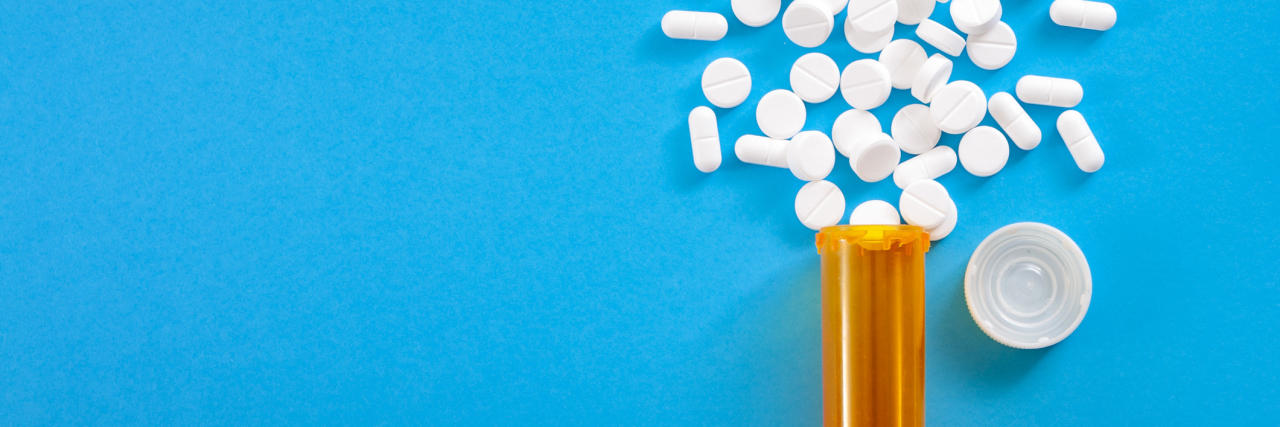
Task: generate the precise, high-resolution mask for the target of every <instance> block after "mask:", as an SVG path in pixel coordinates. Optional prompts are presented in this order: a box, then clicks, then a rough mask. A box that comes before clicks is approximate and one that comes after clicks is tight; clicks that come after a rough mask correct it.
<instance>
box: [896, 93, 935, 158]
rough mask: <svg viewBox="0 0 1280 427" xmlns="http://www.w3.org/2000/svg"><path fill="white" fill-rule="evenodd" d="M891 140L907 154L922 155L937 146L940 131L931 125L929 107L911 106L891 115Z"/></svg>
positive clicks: (931, 119)
mask: <svg viewBox="0 0 1280 427" xmlns="http://www.w3.org/2000/svg"><path fill="white" fill-rule="evenodd" d="M890 127H891V129H892V131H893V140H894V142H897V143H898V147H899V148H901V149H902V151H904V152H906V153H907V154H924V153H925V152H927V151H929V150H932V149H933V147H935V146H937V145H938V139H939V138H942V131H940V130H938V125H936V124H934V123H933V114H931V113H930V112H929V106H927V105H924V104H911V105H908V106H906V107H902V109H901V110H898V114H894V115H893V124H891V125H890Z"/></svg>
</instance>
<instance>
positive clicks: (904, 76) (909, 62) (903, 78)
mask: <svg viewBox="0 0 1280 427" xmlns="http://www.w3.org/2000/svg"><path fill="white" fill-rule="evenodd" d="M927 59H929V56H928V55H925V53H924V48H922V47H920V44H919V43H916V42H914V41H911V40H907V39H899V40H894V41H893V42H890V43H889V45H888V46H885V48H884V50H883V51H881V52H880V65H883V66H884V69H885V70H887V71H889V78H890V80H891V82H892V84H893V88H894V89H911V83H912V81H914V80H915V79H916V73H919V72H920V66H922V65H924V61H925V60H927Z"/></svg>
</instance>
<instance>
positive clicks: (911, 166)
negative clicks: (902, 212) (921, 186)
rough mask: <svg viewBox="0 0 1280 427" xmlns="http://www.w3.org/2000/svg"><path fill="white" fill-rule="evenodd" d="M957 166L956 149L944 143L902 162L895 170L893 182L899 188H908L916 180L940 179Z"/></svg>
mask: <svg viewBox="0 0 1280 427" xmlns="http://www.w3.org/2000/svg"><path fill="white" fill-rule="evenodd" d="M955 167H956V151H955V150H952V149H951V147H948V146H945V145H942V146H938V147H934V148H933V149H932V150H929V151H927V152H925V153H924V154H921V155H919V156H915V157H912V158H911V159H910V160H907V161H905V162H902V164H900V165H898V168H897V169H895V170H894V171H893V183H894V184H895V185H897V186H898V188H907V186H910V185H911V184H913V183H915V182H916V181H920V180H924V179H938V178H939V177H941V176H943V175H946V174H947V173H949V172H951V170H952V169H955Z"/></svg>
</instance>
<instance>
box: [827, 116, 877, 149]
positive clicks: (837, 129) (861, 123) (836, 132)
mask: <svg viewBox="0 0 1280 427" xmlns="http://www.w3.org/2000/svg"><path fill="white" fill-rule="evenodd" d="M882 132H883V128H881V127H880V120H879V119H877V118H876V116H875V115H874V114H871V113H870V112H867V111H863V110H849V111H845V112H844V113H841V114H840V117H836V124H835V125H834V126H832V127H831V140H832V141H833V142H835V144H836V150H839V151H840V154H841V155H843V156H845V157H853V155H854V154H855V152H854V148H856V147H855V146H854V144H855V143H857V142H858V140H860V139H862V138H867V137H871V136H875V135H876V134H879V133H882Z"/></svg>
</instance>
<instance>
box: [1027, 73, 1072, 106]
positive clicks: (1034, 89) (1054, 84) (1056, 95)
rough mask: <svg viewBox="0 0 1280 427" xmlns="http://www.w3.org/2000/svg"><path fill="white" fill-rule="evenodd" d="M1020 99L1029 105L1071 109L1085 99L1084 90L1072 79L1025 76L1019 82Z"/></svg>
mask: <svg viewBox="0 0 1280 427" xmlns="http://www.w3.org/2000/svg"><path fill="white" fill-rule="evenodd" d="M1016 89H1017V92H1018V99H1021V100H1022V102H1025V103H1028V104H1037V105H1048V106H1052V107H1062V108H1071V107H1075V106H1077V105H1080V100H1082V99H1084V88H1083V87H1080V83H1079V82H1077V81H1075V80H1071V79H1059V78H1054V77H1041V76H1025V77H1023V78H1021V79H1019V80H1018V87H1017V88H1016Z"/></svg>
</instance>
